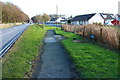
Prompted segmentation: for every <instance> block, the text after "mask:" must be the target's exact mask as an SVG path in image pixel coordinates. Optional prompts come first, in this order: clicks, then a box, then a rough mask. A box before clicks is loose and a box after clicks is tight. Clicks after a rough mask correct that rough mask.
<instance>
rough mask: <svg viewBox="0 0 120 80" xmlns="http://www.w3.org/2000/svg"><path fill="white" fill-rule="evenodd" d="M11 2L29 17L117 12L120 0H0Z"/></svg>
mask: <svg viewBox="0 0 120 80" xmlns="http://www.w3.org/2000/svg"><path fill="white" fill-rule="evenodd" d="M0 1H2V2H12V3H13V4H15V5H17V6H18V7H20V9H21V10H22V11H23V12H25V13H26V14H27V15H28V16H29V17H32V16H35V15H39V14H43V13H46V14H56V5H57V4H58V14H65V15H68V16H71V15H73V16H75V15H82V14H90V13H103V12H104V13H113V14H117V13H118V2H119V1H120V0H0Z"/></svg>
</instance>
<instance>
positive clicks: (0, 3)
mask: <svg viewBox="0 0 120 80" xmlns="http://www.w3.org/2000/svg"><path fill="white" fill-rule="evenodd" d="M0 23H2V2H1V1H0Z"/></svg>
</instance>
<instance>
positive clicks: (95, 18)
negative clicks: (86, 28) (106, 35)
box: [71, 13, 115, 25]
mask: <svg viewBox="0 0 120 80" xmlns="http://www.w3.org/2000/svg"><path fill="white" fill-rule="evenodd" d="M114 19H115V17H114V15H113V14H109V13H93V14H85V15H78V16H75V17H74V18H73V19H72V20H71V22H72V24H73V25H86V24H93V23H101V24H102V25H112V23H111V21H113V20H114Z"/></svg>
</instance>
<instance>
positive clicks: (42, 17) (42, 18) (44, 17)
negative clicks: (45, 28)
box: [31, 13, 50, 23]
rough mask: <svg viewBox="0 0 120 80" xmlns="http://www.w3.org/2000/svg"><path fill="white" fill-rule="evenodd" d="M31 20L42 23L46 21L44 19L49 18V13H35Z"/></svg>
mask: <svg viewBox="0 0 120 80" xmlns="http://www.w3.org/2000/svg"><path fill="white" fill-rule="evenodd" d="M31 19H32V21H33V22H35V23H36V22H41V23H43V22H46V21H48V20H50V17H49V15H47V14H45V13H44V14H43V15H36V16H33V17H32V18H31Z"/></svg>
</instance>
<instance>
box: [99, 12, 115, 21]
mask: <svg viewBox="0 0 120 80" xmlns="http://www.w3.org/2000/svg"><path fill="white" fill-rule="evenodd" d="M100 15H101V17H102V18H103V19H105V20H106V19H115V17H114V15H113V14H109V13H100Z"/></svg>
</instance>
